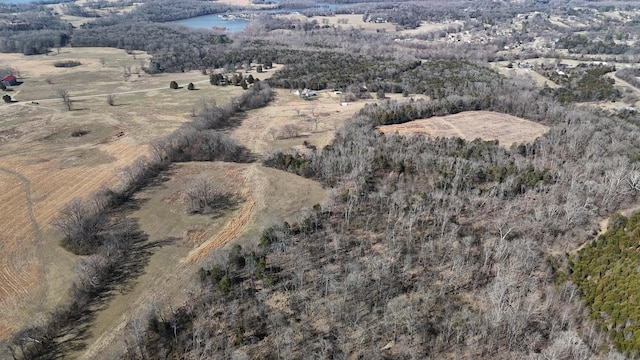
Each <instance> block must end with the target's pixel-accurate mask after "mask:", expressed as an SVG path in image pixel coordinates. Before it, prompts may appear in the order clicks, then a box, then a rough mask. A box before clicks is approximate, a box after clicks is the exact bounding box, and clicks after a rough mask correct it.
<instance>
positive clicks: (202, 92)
mask: <svg viewBox="0 0 640 360" xmlns="http://www.w3.org/2000/svg"><path fill="white" fill-rule="evenodd" d="M147 59H148V56H146V55H145V54H141V53H136V54H135V55H130V54H127V53H126V52H125V51H123V50H116V49H107V48H63V49H61V51H60V53H59V54H57V53H55V52H54V53H53V55H48V56H47V55H39V56H29V57H26V56H23V55H18V54H2V55H0V67H4V68H9V67H10V68H14V69H15V72H16V74H17V75H18V78H19V79H20V81H21V82H22V84H20V85H19V86H15V87H13V89H12V90H13V91H10V92H8V93H9V94H10V95H11V97H12V98H13V100H14V101H17V102H13V103H11V104H5V105H2V106H0V109H2V113H3V117H2V119H1V120H0V180H1V181H0V194H1V195H0V196H1V197H2V201H3V202H2V203H3V211H2V214H0V216H1V217H2V219H1V220H2V224H3V226H2V227H1V228H0V240H1V244H0V247H1V248H2V251H1V252H0V278H2V279H3V280H2V282H0V284H1V286H0V313H3V314H5V315H4V316H3V317H2V319H0V337H1V338H6V337H7V336H9V335H10V334H11V333H12V332H13V331H15V330H17V329H19V328H20V327H22V326H24V325H27V324H30V323H37V322H38V321H40V319H41V317H42V316H43V315H44V314H46V313H47V312H48V311H49V310H51V309H52V308H53V307H54V306H55V305H57V304H58V303H60V301H62V300H64V299H65V298H66V294H67V289H68V287H69V285H70V283H71V281H73V279H74V278H75V275H74V271H73V266H74V263H75V259H76V257H75V256H73V255H71V254H70V253H68V252H66V251H65V250H63V249H62V248H61V247H60V246H59V245H58V243H59V241H60V235H59V234H58V233H57V231H55V228H53V226H52V225H51V222H52V220H53V219H54V218H55V217H56V215H57V214H58V210H59V209H60V207H61V206H63V205H64V204H67V203H68V202H69V201H71V200H72V199H74V198H84V197H86V196H87V195H89V194H91V193H93V192H95V191H97V190H99V189H100V188H101V187H102V186H103V185H106V186H116V185H117V184H119V181H120V180H119V174H120V172H121V170H122V169H123V168H124V167H126V166H129V165H131V164H132V163H133V161H134V160H135V159H136V158H138V157H139V156H141V155H144V154H147V152H148V148H147V144H148V143H149V141H150V140H152V139H154V138H157V137H160V136H162V135H165V134H167V133H169V132H171V131H173V130H174V129H176V128H177V127H178V126H180V124H181V123H183V122H185V121H188V120H189V118H190V115H189V114H190V112H191V109H192V107H193V106H194V105H197V104H198V102H199V101H200V99H201V98H206V99H215V101H216V102H218V103H224V102H227V101H228V100H229V99H230V98H231V97H232V96H234V95H237V94H239V93H240V91H241V90H240V89H239V88H231V87H229V88H217V87H212V86H210V85H209V83H208V77H207V76H205V75H202V74H200V73H197V72H191V73H182V74H171V75H158V76H149V75H146V74H144V73H142V71H139V68H140V67H142V66H143V65H144V63H145V61H147ZM66 60H75V61H79V62H80V63H81V65H79V66H77V67H72V68H58V67H55V66H53V63H54V62H56V61H66ZM125 70H126V71H127V73H129V74H130V75H128V76H126V77H125V76H124V74H125ZM172 80H173V81H177V82H178V83H179V84H180V85H183V86H184V87H183V88H181V89H178V90H171V89H169V82H170V81H172ZM188 82H193V83H194V84H196V88H197V89H199V90H194V91H188V90H187V89H186V84H187V83H188ZM60 89H63V90H66V91H67V92H68V93H69V94H70V95H71V100H72V105H71V110H68V109H67V108H66V106H65V104H64V103H63V101H62V99H61V98H59V97H58V90H60ZM109 94H113V99H114V105H113V106H110V105H108V104H107V101H106V98H107V95H109ZM74 135H75V136H74Z"/></svg>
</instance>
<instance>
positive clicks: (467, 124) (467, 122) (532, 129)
mask: <svg viewBox="0 0 640 360" xmlns="http://www.w3.org/2000/svg"><path fill="white" fill-rule="evenodd" d="M379 129H380V131H381V132H383V133H394V132H397V133H399V134H401V135H412V134H424V135H429V136H431V137H460V138H463V139H466V140H474V139H476V138H480V139H483V140H498V141H499V142H500V145H502V146H504V147H510V146H511V145H512V144H514V143H522V142H530V141H532V140H534V139H535V138H537V137H539V136H541V135H542V134H544V133H546V132H547V131H548V127H546V126H544V125H541V124H538V123H535V122H532V121H528V120H524V119H521V118H518V117H515V116H511V115H507V114H501V113H496V112H491V111H465V112H462V113H459V114H455V115H448V116H441V117H432V118H429V119H422V120H415V121H410V122H407V123H404V124H396V125H385V126H380V127H379Z"/></svg>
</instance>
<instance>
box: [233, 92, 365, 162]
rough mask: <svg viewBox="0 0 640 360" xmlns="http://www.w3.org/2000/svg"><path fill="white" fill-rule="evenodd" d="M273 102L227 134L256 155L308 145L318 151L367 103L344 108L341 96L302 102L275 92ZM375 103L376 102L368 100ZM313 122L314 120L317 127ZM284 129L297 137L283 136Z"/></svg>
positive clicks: (328, 94) (326, 95) (324, 94)
mask: <svg viewBox="0 0 640 360" xmlns="http://www.w3.org/2000/svg"><path fill="white" fill-rule="evenodd" d="M276 94H277V95H276V99H275V100H274V101H273V102H271V103H270V104H269V105H268V106H266V107H264V108H261V109H257V110H254V111H251V112H249V113H248V114H247V116H246V117H245V118H244V119H243V120H242V121H243V123H242V126H241V127H239V128H237V129H234V130H232V131H231V132H230V135H231V136H232V137H233V138H235V139H237V140H238V141H239V142H240V143H241V144H242V145H244V146H245V147H247V148H248V149H249V150H251V151H252V152H253V153H255V154H262V153H264V152H265V151H268V150H269V149H270V148H292V147H296V146H301V145H302V143H303V142H304V141H307V142H309V143H311V144H313V145H316V146H318V147H322V146H324V145H327V144H329V142H330V141H331V140H332V139H333V134H334V132H335V130H336V129H337V128H339V127H340V126H341V125H342V124H343V123H344V121H345V120H347V119H349V118H351V116H353V114H355V113H356V112H358V111H359V110H360V109H362V107H364V105H365V104H366V103H367V101H365V100H360V101H358V102H353V103H349V104H348V105H346V106H343V105H342V104H341V102H340V96H339V95H336V94H334V93H333V92H330V91H318V92H317V94H318V96H317V97H314V98H313V99H312V100H303V99H301V98H300V97H298V96H296V95H295V94H294V93H293V92H291V91H289V90H280V89H278V90H276ZM370 101H375V100H370ZM314 119H317V126H316V122H315V120H314ZM285 126H294V127H296V128H297V129H298V136H292V137H289V136H287V134H285V133H283V129H284V128H285Z"/></svg>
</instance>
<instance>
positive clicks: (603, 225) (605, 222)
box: [569, 205, 640, 254]
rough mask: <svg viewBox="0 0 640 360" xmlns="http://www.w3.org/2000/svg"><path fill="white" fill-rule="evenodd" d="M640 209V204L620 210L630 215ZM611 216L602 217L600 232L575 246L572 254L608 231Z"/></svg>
mask: <svg viewBox="0 0 640 360" xmlns="http://www.w3.org/2000/svg"><path fill="white" fill-rule="evenodd" d="M638 211H640V205H638V206H634V207H632V208H628V209H624V210H620V211H618V212H619V213H620V214H622V215H623V216H626V217H629V216H630V215H631V214H633V213H636V212H638ZM610 218H611V217H610V216H609V217H606V218H604V219H602V220H601V221H600V223H599V226H600V229H599V230H598V233H597V234H596V236H594V237H593V239H591V240H589V241H586V242H584V243H582V244H581V245H580V246H578V247H577V248H575V249H574V250H572V251H570V252H569V253H570V254H576V253H577V252H578V251H580V250H582V249H583V248H584V247H585V246H587V245H588V244H591V242H592V241H593V240H595V239H597V238H598V237H599V236H600V235H602V234H604V233H605V232H607V229H609V219H610Z"/></svg>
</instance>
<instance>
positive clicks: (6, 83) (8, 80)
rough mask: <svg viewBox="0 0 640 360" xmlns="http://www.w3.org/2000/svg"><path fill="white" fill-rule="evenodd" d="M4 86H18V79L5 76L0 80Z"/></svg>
mask: <svg viewBox="0 0 640 360" xmlns="http://www.w3.org/2000/svg"><path fill="white" fill-rule="evenodd" d="M0 81H1V82H2V83H3V84H4V86H15V85H18V79H16V77H15V76H13V75H7V76H5V77H3V78H2V80H0Z"/></svg>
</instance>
